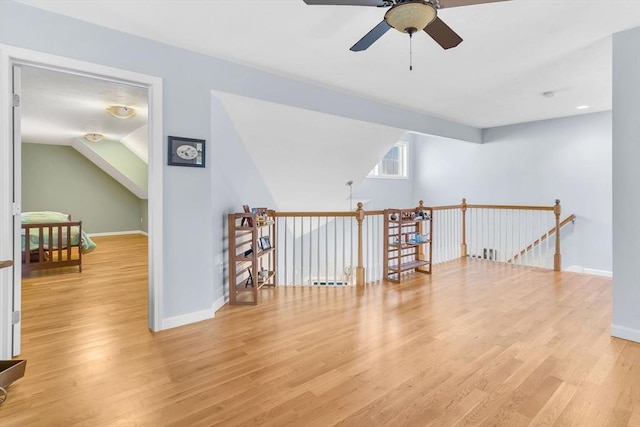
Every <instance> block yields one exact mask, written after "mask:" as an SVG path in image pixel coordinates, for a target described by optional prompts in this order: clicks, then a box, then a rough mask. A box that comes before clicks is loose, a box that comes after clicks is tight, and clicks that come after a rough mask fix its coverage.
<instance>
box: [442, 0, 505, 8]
mask: <svg viewBox="0 0 640 427" xmlns="http://www.w3.org/2000/svg"><path fill="white" fill-rule="evenodd" d="M499 1H508V0H440V7H441V8H442V9H444V8H449V7H458V6H471V5H474V4H482V3H496V2H499Z"/></svg>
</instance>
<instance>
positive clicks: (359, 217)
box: [356, 202, 364, 286]
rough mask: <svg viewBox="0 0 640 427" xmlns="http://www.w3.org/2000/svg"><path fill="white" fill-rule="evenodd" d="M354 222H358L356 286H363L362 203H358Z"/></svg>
mask: <svg viewBox="0 0 640 427" xmlns="http://www.w3.org/2000/svg"><path fill="white" fill-rule="evenodd" d="M356 221H358V266H357V267H356V286H364V265H363V263H364V262H363V255H362V254H363V248H362V221H364V210H363V209H362V202H358V209H357V210H356Z"/></svg>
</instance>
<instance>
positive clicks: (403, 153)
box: [367, 141, 409, 179]
mask: <svg viewBox="0 0 640 427" xmlns="http://www.w3.org/2000/svg"><path fill="white" fill-rule="evenodd" d="M395 147H398V148H399V149H400V150H399V152H400V159H399V166H400V168H399V169H400V170H399V172H398V174H397V175H386V174H382V173H381V172H380V171H381V170H382V169H383V167H382V164H383V162H384V158H385V157H386V156H387V155H388V154H389V152H390V151H391V150H392V149H393V148H395ZM408 157H409V145H408V144H407V143H406V142H404V141H398V142H396V143H395V144H394V145H393V147H391V148H389V150H388V151H387V152H386V153H385V155H384V156H383V157H382V159H380V161H379V162H378V163H377V164H376V165H375V166H374V167H373V169H371V172H369V174H368V175H367V178H373V179H409V171H408V163H409V162H408Z"/></svg>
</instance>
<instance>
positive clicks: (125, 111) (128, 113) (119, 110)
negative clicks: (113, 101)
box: [107, 105, 136, 119]
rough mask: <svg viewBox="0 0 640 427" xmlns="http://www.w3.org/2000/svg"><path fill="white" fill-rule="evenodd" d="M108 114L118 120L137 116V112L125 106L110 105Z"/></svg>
mask: <svg viewBox="0 0 640 427" xmlns="http://www.w3.org/2000/svg"><path fill="white" fill-rule="evenodd" d="M107 112H108V113H109V114H111V115H112V116H113V117H115V118H117V119H128V118H129V117H133V116H135V115H136V110H134V109H133V108H131V107H126V106H124V105H110V106H108V107H107Z"/></svg>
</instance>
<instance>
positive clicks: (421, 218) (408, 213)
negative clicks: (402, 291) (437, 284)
mask: <svg viewBox="0 0 640 427" xmlns="http://www.w3.org/2000/svg"><path fill="white" fill-rule="evenodd" d="M431 218H433V210H432V209H431V208H426V207H424V206H422V202H421V203H420V206H418V207H417V208H414V209H386V210H385V211H384V236H385V239H384V251H383V254H384V265H383V277H384V279H385V280H388V281H391V282H395V283H400V281H401V280H402V277H403V273H407V272H412V271H414V272H419V273H425V274H431V259H432V243H431V242H432V235H433V234H432V233H433V223H432V221H431Z"/></svg>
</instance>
